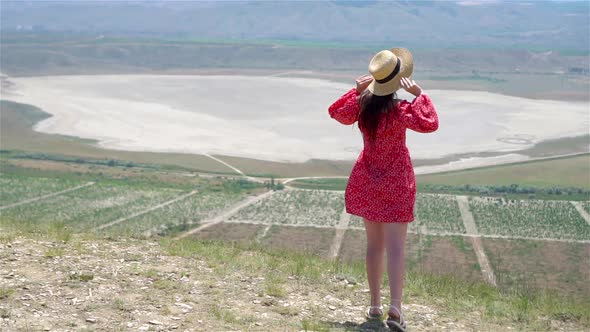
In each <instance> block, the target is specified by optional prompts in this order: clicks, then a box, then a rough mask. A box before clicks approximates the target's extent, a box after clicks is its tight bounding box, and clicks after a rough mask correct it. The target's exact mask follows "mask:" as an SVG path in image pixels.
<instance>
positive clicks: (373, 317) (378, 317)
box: [365, 305, 383, 320]
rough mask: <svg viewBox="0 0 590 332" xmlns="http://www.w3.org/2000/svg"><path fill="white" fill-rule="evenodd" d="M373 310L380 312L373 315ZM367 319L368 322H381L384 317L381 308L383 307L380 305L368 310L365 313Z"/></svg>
mask: <svg viewBox="0 0 590 332" xmlns="http://www.w3.org/2000/svg"><path fill="white" fill-rule="evenodd" d="M371 309H379V312H378V313H373V314H372V313H371ZM365 317H366V318H367V319H368V320H381V317H383V309H382V308H381V306H378V305H375V306H370V307H369V309H367V312H366V313H365Z"/></svg>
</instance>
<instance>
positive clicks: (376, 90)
mask: <svg viewBox="0 0 590 332" xmlns="http://www.w3.org/2000/svg"><path fill="white" fill-rule="evenodd" d="M390 51H391V52H392V53H393V54H395V56H396V57H398V58H399V59H400V62H401V65H400V70H399V73H398V74H397V75H395V77H394V78H392V79H391V80H390V81H389V82H386V83H378V82H376V81H375V80H373V81H372V82H371V83H370V84H369V86H368V87H367V89H368V90H369V91H371V93H373V94H374V95H376V96H387V95H390V94H392V93H394V92H396V91H397V90H399V89H400V88H401V83H400V82H401V79H402V77H410V76H412V73H413V72H414V58H413V57H412V53H410V50H408V49H407V48H401V47H396V48H392V49H390Z"/></svg>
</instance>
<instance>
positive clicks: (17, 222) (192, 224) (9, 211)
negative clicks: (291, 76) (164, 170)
mask: <svg viewBox="0 0 590 332" xmlns="http://www.w3.org/2000/svg"><path fill="white" fill-rule="evenodd" d="M90 179H91V178H86V177H84V176H79V177H76V178H74V177H70V178H68V177H41V176H28V175H22V174H12V173H3V174H2V175H1V176H0V183H1V184H2V195H1V196H0V197H1V206H0V216H1V217H0V228H5V229H13V230H14V229H21V230H24V231H30V232H55V231H58V232H75V233H87V232H92V233H94V234H95V235H99V236H107V237H123V238H124V237H149V236H157V235H160V236H166V235H172V236H176V235H178V236H181V235H182V234H184V233H183V232H190V238H193V239H197V238H198V239H221V240H225V241H236V242H239V243H258V244H260V245H263V246H265V247H272V248H277V249H288V250H300V251H305V252H309V253H313V254H316V255H319V256H322V257H326V258H336V257H340V258H341V259H343V260H346V261H358V260H362V258H363V257H364V246H365V241H366V240H365V237H364V236H365V235H364V231H363V227H364V226H363V224H362V220H361V219H360V218H359V217H356V216H349V215H347V214H346V213H343V211H344V197H343V193H342V192H339V191H326V190H301V189H290V188H287V189H285V190H282V191H276V192H273V193H272V194H270V195H265V196H259V198H258V197H257V198H256V199H253V198H254V197H253V196H252V195H260V193H262V192H263V191H262V190H261V189H262V188H260V190H255V191H252V188H253V187H252V186H251V185H248V184H247V182H237V181H235V180H231V181H230V180H226V181H225V182H224V180H221V182H220V180H219V179H215V178H200V177H199V179H194V180H191V181H194V183H195V184H194V185H192V186H190V185H189V186H187V185H180V184H168V185H166V183H165V182H162V183H160V185H154V183H150V184H149V185H148V184H147V183H145V182H142V181H144V180H139V179H136V180H133V181H129V180H125V179H119V180H115V179H108V178H107V179H100V178H99V179H96V178H92V179H93V180H94V181H90ZM227 183H232V185H227ZM240 183H241V184H240ZM243 184H246V186H245V187H244V188H243V189H242V188H241V187H240V186H241V185H243ZM259 186H260V185H259ZM247 200H251V201H249V202H248V203H247V204H244V203H243V202H246V201H247ZM464 202H465V208H466V209H467V210H466V211H463V208H460V204H459V199H458V198H457V197H456V196H454V195H437V194H418V196H417V199H416V220H415V221H414V222H413V223H411V224H410V228H409V233H410V234H409V237H408V242H407V259H408V268H409V270H412V271H418V272H425V273H433V274H444V275H454V276H456V277H458V278H460V279H464V280H488V281H489V282H494V283H497V285H498V286H500V287H503V288H510V287H516V286H519V285H523V283H521V282H520V281H519V280H520V279H519V278H521V279H522V278H524V276H525V275H526V274H525V273H526V271H528V268H526V266H528V265H527V264H533V265H534V263H532V262H533V261H535V260H539V261H542V260H543V259H545V258H535V257H536V256H535V257H533V256H531V257H532V258H530V257H529V256H530V255H533V254H530V255H529V254H527V253H526V251H527V250H529V251H530V250H532V249H531V248H549V249H543V250H545V251H543V252H546V253H547V255H549V253H555V255H558V256H560V257H565V258H567V259H572V262H574V261H575V262H578V263H576V264H577V265H576V266H575V267H572V266H570V267H567V268H563V269H561V268H555V269H554V268H553V267H547V268H544V266H545V265H543V264H540V265H539V264H537V265H538V266H536V267H535V269H536V270H534V271H536V272H534V273H531V274H530V275H527V277H530V280H529V282H530V284H531V285H532V286H535V287H537V286H538V287H541V286H542V287H550V288H556V289H567V291H568V292H571V293H572V294H574V293H576V292H578V293H580V292H581V291H582V287H581V286H580V285H581V281H580V280H584V278H587V277H586V276H585V275H584V274H583V273H582V272H580V271H584V269H587V268H589V266H588V263H589V262H588V260H587V259H586V260H584V259H579V258H580V257H584V256H585V255H586V256H587V253H585V251H584V250H588V249H584V248H587V246H588V245H590V244H589V243H590V225H589V224H588V222H587V221H586V220H585V219H584V218H585V217H584V216H582V214H581V213H580V212H579V211H578V210H577V209H576V207H575V205H574V204H572V203H571V202H567V201H548V200H504V199H502V198H485V197H484V198H482V197H471V198H470V199H468V200H465V201H464ZM575 203H576V204H577V203H578V202H575ZM579 203H580V204H581V206H582V208H583V209H585V210H582V211H587V210H588V208H589V207H590V202H588V201H585V202H579ZM236 206H238V208H236ZM240 206H241V207H240ZM227 211H232V212H230V213H229V214H227ZM222 214H223V215H224V217H223V218H221V219H220V218H219V217H218V216H220V215H222ZM469 214H472V216H473V220H474V221H475V224H474V225H471V223H472V222H470V221H469V218H468V215H469ZM468 229H471V231H469V232H467V230H468ZM467 233H469V234H467ZM187 234H188V233H187ZM479 237H481V238H482V239H483V242H482V244H478V245H477V246H476V243H478V242H477V241H475V242H474V240H473V239H474V238H479ZM535 239H537V240H535ZM522 246H524V247H522ZM531 246H532V247H531ZM480 247H483V251H479V250H480V249H481V248H480ZM511 247H514V248H513V249H514V250H508V249H505V248H511ZM521 247H522V248H521ZM519 248H520V249H519ZM523 248H524V249H523ZM551 248H553V249H554V250H553V249H551ZM502 250H508V251H507V252H506V253H504V252H501V251H502ZM508 252H510V253H511V255H517V254H518V255H519V256H518V257H520V256H522V257H521V258H520V259H524V260H525V261H526V262H523V263H518V260H516V258H508V255H507V253H508ZM519 252H520V254H519ZM486 254H487V255H488V256H489V259H488V258H486V257H485V256H486ZM576 257H577V258H576ZM482 259H483V260H482ZM502 259H506V260H502ZM546 259H548V262H551V261H553V260H549V257H547V258H546ZM551 259H553V258H551ZM488 260H489V261H490V263H487V261H488ZM507 261H509V263H506V262H507ZM482 262H483V263H482ZM514 262H516V263H514ZM481 264H489V265H490V266H491V268H492V270H493V271H492V272H491V273H492V274H491V275H492V276H493V275H494V272H496V275H495V279H494V278H492V279H489V275H490V274H489V273H488V272H486V273H487V274H484V273H483V272H484V267H483V266H482V265H481ZM559 264H565V263H564V262H563V259H561V262H560V263H559ZM572 264H573V263H572ZM533 265H531V268H532V266H533ZM486 266H487V265H486ZM559 266H561V265H559ZM575 269H578V270H576V271H577V272H575V271H573V270H575ZM531 271H533V270H531ZM572 271H573V272H572ZM545 272H546V273H552V274H553V275H554V276H553V277H552V278H554V279H555V280H556V281H554V282H548V283H544V282H543V280H542V279H543V277H544V273H545ZM486 275H487V276H488V277H485V276H486ZM486 278H487V279H486ZM567 280H570V281H571V282H568V281H567Z"/></svg>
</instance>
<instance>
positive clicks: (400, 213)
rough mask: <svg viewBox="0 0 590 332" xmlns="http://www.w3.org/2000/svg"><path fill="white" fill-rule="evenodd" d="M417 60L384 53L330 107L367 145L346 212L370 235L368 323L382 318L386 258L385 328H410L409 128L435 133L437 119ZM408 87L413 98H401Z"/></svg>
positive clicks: (412, 186)
mask: <svg viewBox="0 0 590 332" xmlns="http://www.w3.org/2000/svg"><path fill="white" fill-rule="evenodd" d="M412 71H413V58H412V55H411V53H410V52H409V51H408V50H407V49H405V48H394V49H391V50H384V51H381V52H379V53H377V55H375V56H374V57H373V59H372V60H371V63H370V64H369V72H370V73H371V75H364V76H361V77H359V78H358V79H357V81H356V88H353V89H351V90H350V91H348V92H347V93H345V94H344V95H343V96H342V97H340V98H339V99H338V100H337V101H336V102H335V103H334V104H332V105H331V106H330V108H329V113H330V116H331V117H332V118H334V119H335V120H337V121H338V122H340V123H342V124H345V125H352V124H354V123H355V122H357V121H358V126H359V129H360V131H361V133H362V136H363V142H364V148H363V151H362V152H361V153H360V155H359V157H358V159H357V161H356V163H355V165H354V167H353V169H352V172H351V174H350V177H349V180H348V185H347V187H346V193H345V204H346V211H347V212H348V213H350V214H353V215H357V216H360V217H362V218H363V221H364V223H365V230H366V233H367V255H366V260H367V278H368V281H369V288H370V291H371V306H370V308H369V309H368V311H367V317H368V318H369V319H380V318H381V316H382V315H383V311H382V309H381V298H380V285H381V277H382V274H383V255H384V253H385V250H387V273H388V276H389V287H390V295H391V303H390V306H389V310H388V318H387V321H386V323H387V325H388V326H389V327H390V328H392V329H394V330H397V331H405V330H406V323H405V321H404V319H403V316H402V313H401V298H402V287H403V275H404V267H405V257H404V243H405V240H406V232H407V226H408V223H410V222H412V221H413V220H414V202H415V198H416V182H415V181H416V178H415V176H414V170H413V167H412V162H411V160H410V154H409V151H408V148H407V147H406V129H411V130H414V131H417V132H421V133H429V132H433V131H435V130H436V129H437V128H438V116H437V114H436V110H435V108H434V105H433V103H432V101H431V100H430V98H429V97H428V96H427V95H426V94H424V92H423V91H422V89H421V88H420V87H419V86H418V85H417V84H416V83H415V82H414V81H413V80H411V79H410V78H409V77H410V76H411V74H412ZM400 88H404V89H405V90H406V91H407V92H409V93H411V94H413V95H414V96H415V98H414V100H413V101H412V102H408V101H405V100H399V99H397V98H396V97H397V96H396V91H397V90H399V89H400Z"/></svg>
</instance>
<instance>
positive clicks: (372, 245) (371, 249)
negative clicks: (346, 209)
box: [363, 218, 385, 312]
mask: <svg viewBox="0 0 590 332" xmlns="http://www.w3.org/2000/svg"><path fill="white" fill-rule="evenodd" d="M363 221H364V222H365V230H366V232H367V257H366V259H367V279H369V290H370V291H371V305H372V306H380V305H381V278H382V276H383V265H384V264H383V254H384V253H385V233H384V228H383V225H384V224H383V223H380V222H372V221H369V220H367V219H364V218H363ZM373 312H376V310H374V311H373Z"/></svg>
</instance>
